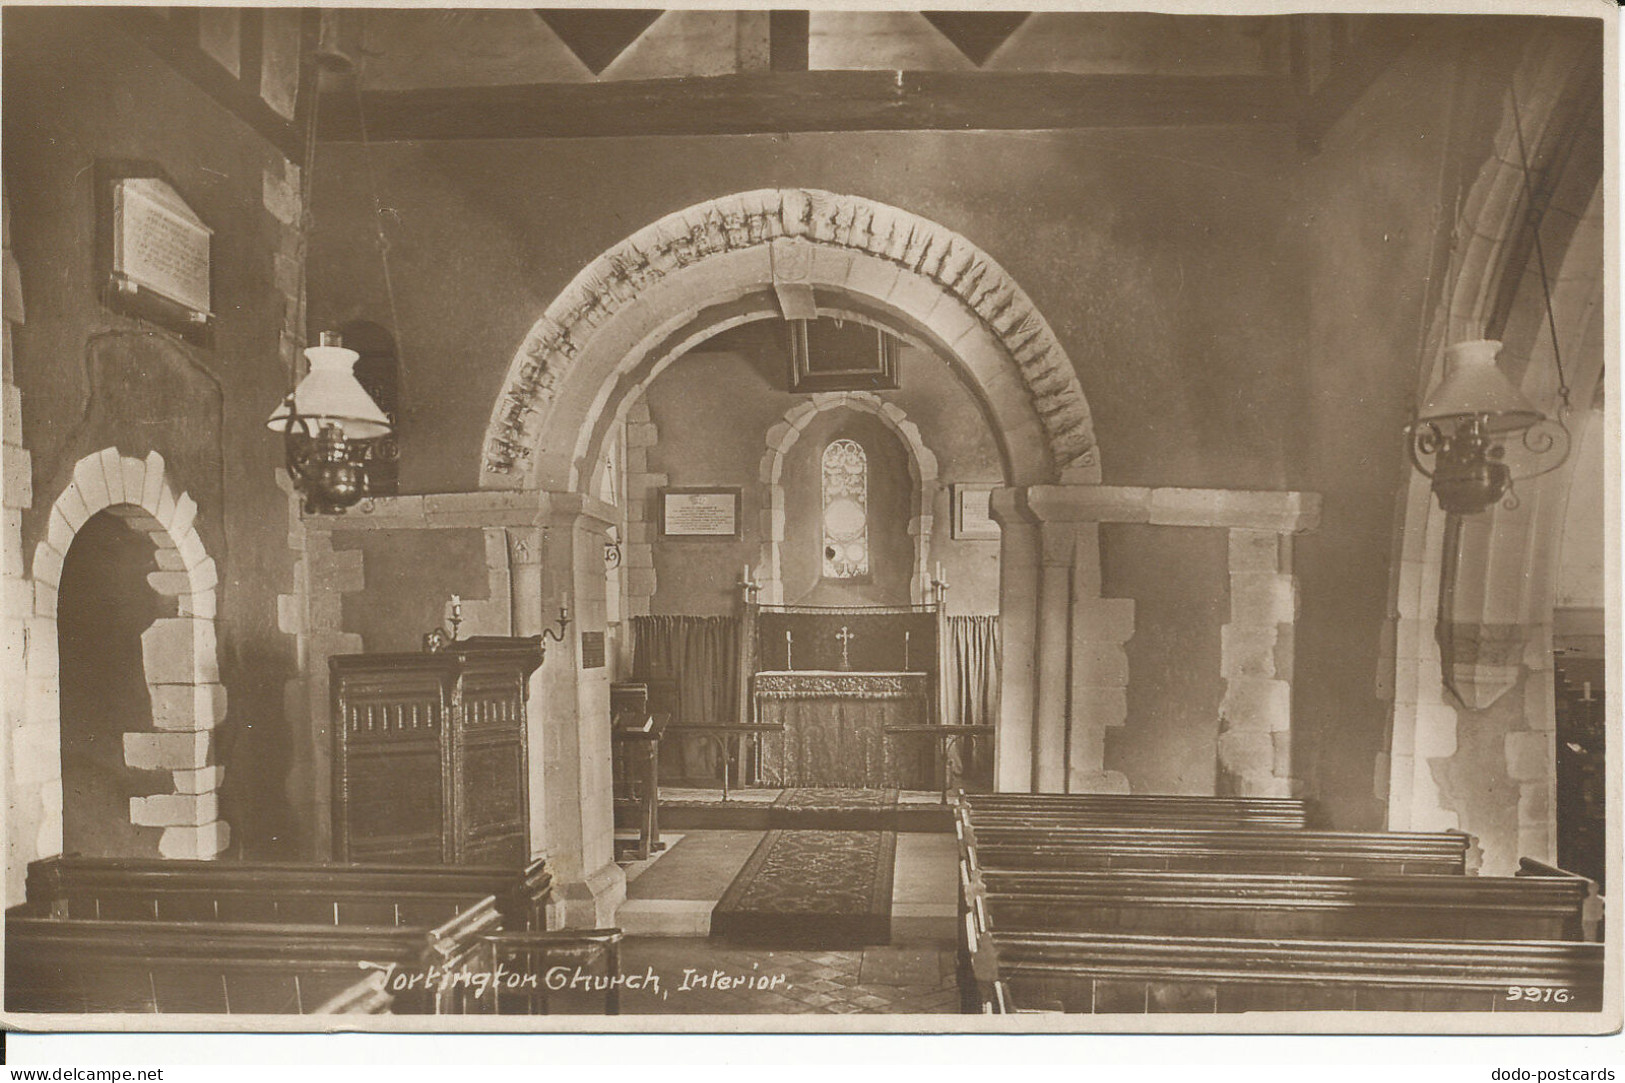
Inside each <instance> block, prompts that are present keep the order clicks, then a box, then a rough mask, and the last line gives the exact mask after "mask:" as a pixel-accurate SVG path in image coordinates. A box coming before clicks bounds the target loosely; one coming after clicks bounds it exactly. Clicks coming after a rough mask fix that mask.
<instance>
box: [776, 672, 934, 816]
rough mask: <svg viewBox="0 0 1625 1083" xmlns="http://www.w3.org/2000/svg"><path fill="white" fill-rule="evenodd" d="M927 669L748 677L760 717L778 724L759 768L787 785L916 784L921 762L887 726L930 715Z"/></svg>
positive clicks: (931, 688)
mask: <svg viewBox="0 0 1625 1083" xmlns="http://www.w3.org/2000/svg"><path fill="white" fill-rule="evenodd" d="M934 694H935V688H934V682H933V680H932V675H931V674H930V673H927V672H922V671H889V670H888V671H854V670H763V671H760V672H758V673H756V674H755V677H754V680H753V682H752V701H753V707H754V713H755V716H756V720H757V721H758V722H770V723H782V724H783V725H784V738H783V741H782V742H779V741H770V742H766V743H765V744H764V745H763V748H762V767H763V770H764V773H765V774H766V775H768V776H770V777H773V778H777V779H780V780H782V785H785V786H829V787H855V788H863V789H883V788H887V787H891V786H903V787H906V788H922V787H923V786H924V785H928V784H929V783H928V782H927V783H922V782H921V779H920V777H916V776H921V777H925V778H928V777H929V776H928V775H922V770H923V768H924V766H925V765H923V764H921V763H920V762H918V760H919V757H918V755H917V754H916V753H915V752H914V751H913V749H911V748H909V747H891V746H892V745H894V744H896V742H894V741H890V740H889V739H888V735H887V732H886V731H887V730H888V729H892V728H895V727H899V726H920V725H924V724H925V723H927V722H928V721H929V720H930V718H931V713H932V711H931V699H932V696H933V695H934Z"/></svg>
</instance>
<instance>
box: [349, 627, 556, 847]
mask: <svg viewBox="0 0 1625 1083" xmlns="http://www.w3.org/2000/svg"><path fill="white" fill-rule="evenodd" d="M540 660H541V652H540V650H539V648H538V645H537V643H536V641H535V640H534V639H530V640H526V639H506V638H503V639H484V638H482V639H481V640H478V641H462V642H458V643H454V644H452V645H451V646H450V647H449V648H448V649H446V650H443V651H439V652H436V653H424V654H372V655H368V654H358V655H343V656H339V657H335V658H333V659H331V668H332V675H333V679H332V689H333V717H334V718H335V719H337V720H338V721H339V725H337V726H335V728H334V742H335V747H334V755H333V772H334V774H333V830H334V839H333V849H334V855H335V856H336V857H337V858H338V859H339V860H341V861H373V862H376V861H401V862H421V863H447V864H470V863H500V864H516V863H522V862H523V861H524V860H525V859H526V857H527V856H528V852H529V840H530V817H529V809H528V807H527V802H528V796H529V785H528V783H527V779H528V765H527V762H526V739H525V700H526V697H527V694H528V691H529V683H528V678H529V676H530V674H531V672H532V671H533V670H534V669H535V668H536V666H537V665H538V663H539V662H540Z"/></svg>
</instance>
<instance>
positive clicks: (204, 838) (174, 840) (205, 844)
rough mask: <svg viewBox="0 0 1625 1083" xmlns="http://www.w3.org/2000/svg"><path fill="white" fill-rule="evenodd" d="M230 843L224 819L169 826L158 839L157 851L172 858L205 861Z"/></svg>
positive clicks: (229, 832)
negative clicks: (193, 825)
mask: <svg viewBox="0 0 1625 1083" xmlns="http://www.w3.org/2000/svg"><path fill="white" fill-rule="evenodd" d="M229 845H231V828H230V827H229V826H227V824H226V822H225V821H224V820H216V821H214V822H213V823H207V824H202V825H200V826H197V827H169V828H165V829H164V833H163V835H161V836H160V837H159V839H158V852H159V853H160V854H162V855H163V856H164V857H167V858H171V859H173V860H192V861H198V860H202V861H207V860H209V859H210V858H215V857H219V856H220V854H221V853H223V852H224V851H225V849H226V847H227V846H229Z"/></svg>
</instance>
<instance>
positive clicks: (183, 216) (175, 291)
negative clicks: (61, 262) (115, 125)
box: [97, 162, 214, 344]
mask: <svg viewBox="0 0 1625 1083" xmlns="http://www.w3.org/2000/svg"><path fill="white" fill-rule="evenodd" d="M100 172H101V184H100V204H101V206H100V212H99V215H98V222H97V234H98V242H99V247H100V249H101V260H102V266H103V268H104V274H105V276H106V277H105V289H104V291H103V298H104V301H105V303H106V304H107V306H108V307H109V308H113V309H116V310H118V311H120V312H123V313H125V314H126V315H130V316H136V317H139V318H141V319H145V320H150V321H152V322H154V323H157V324H160V325H162V326H164V327H167V328H169V329H170V330H172V331H177V332H179V333H180V334H182V335H184V336H185V337H187V338H189V339H192V340H194V341H200V342H205V344H206V337H207V334H208V331H209V325H210V321H211V320H212V319H213V316H212V315H211V312H210V305H211V300H212V291H211V288H210V285H211V278H212V267H211V260H210V247H211V245H212V243H213V238H214V231H213V230H212V229H211V228H210V227H209V226H208V224H207V223H205V222H204V221H203V219H202V218H200V217H199V216H198V214H197V212H195V211H194V210H193V209H192V207H191V205H190V204H188V203H187V202H186V200H185V199H184V198H183V197H182V196H181V194H180V193H179V192H178V191H176V190H175V187H174V186H173V185H171V184H170V183H169V182H168V181H167V180H166V179H164V178H163V177H162V176H160V175H158V171H157V169H156V167H152V166H147V165H144V164H141V163H110V162H104V163H101V165H100Z"/></svg>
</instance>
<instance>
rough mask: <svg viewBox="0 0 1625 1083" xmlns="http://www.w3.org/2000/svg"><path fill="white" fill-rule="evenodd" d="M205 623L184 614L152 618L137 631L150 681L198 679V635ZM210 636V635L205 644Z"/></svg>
mask: <svg viewBox="0 0 1625 1083" xmlns="http://www.w3.org/2000/svg"><path fill="white" fill-rule="evenodd" d="M206 627H207V622H204V621H199V620H192V619H189V618H186V617H169V618H164V619H160V620H155V621H153V622H152V624H151V625H149V626H148V628H147V630H146V631H144V632H142V633H141V657H142V664H143V667H144V669H145V671H146V674H147V680H148V681H149V682H151V683H154V684H192V683H194V682H195V681H197V680H199V679H200V677H199V674H198V666H197V654H198V643H197V640H198V637H199V636H200V635H202V634H204V633H203V631H202V630H203V629H204V628H206ZM212 642H213V639H212V636H210V639H209V645H212Z"/></svg>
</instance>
